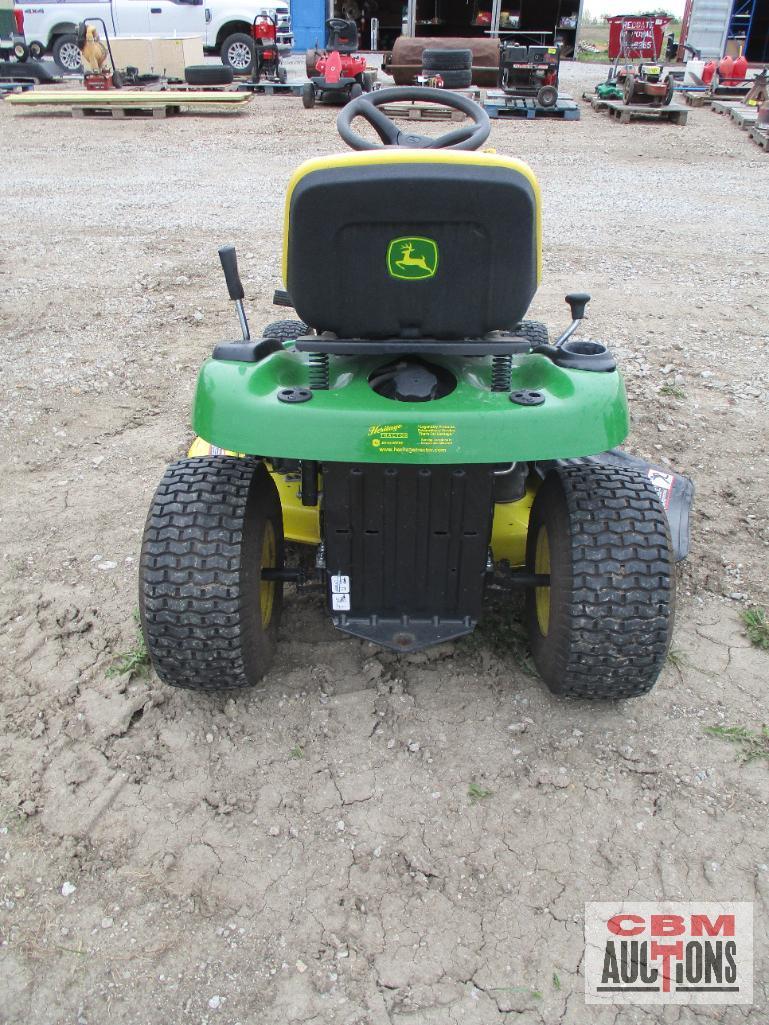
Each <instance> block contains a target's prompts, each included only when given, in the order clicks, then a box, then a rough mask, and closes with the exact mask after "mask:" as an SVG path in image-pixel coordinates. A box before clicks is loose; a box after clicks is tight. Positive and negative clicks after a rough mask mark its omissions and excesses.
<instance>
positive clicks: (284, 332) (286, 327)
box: [262, 320, 310, 342]
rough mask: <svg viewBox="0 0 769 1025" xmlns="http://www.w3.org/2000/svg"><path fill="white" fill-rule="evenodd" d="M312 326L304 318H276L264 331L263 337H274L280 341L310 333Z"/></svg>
mask: <svg viewBox="0 0 769 1025" xmlns="http://www.w3.org/2000/svg"><path fill="white" fill-rule="evenodd" d="M309 333H310V328H309V327H308V326H307V324H305V322H304V321H303V320H274V321H273V322H272V323H271V324H268V325H267V326H266V327H265V329H264V331H262V338H274V339H276V340H277V341H279V342H287V341H288V340H289V339H291V340H293V339H294V338H299V337H301V336H302V335H308V334H309Z"/></svg>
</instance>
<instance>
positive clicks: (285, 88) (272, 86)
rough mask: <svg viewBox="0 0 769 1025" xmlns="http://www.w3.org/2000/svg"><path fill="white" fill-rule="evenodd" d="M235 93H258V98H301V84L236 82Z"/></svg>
mask: <svg viewBox="0 0 769 1025" xmlns="http://www.w3.org/2000/svg"><path fill="white" fill-rule="evenodd" d="M237 91H238V92H242V93H258V94H259V95H260V96H301V95H302V83H301V82H298V83H294V82H256V83H254V82H238V86H237Z"/></svg>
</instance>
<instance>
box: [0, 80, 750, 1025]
mask: <svg viewBox="0 0 769 1025" xmlns="http://www.w3.org/2000/svg"><path fill="white" fill-rule="evenodd" d="M597 74H600V71H596V70H595V69H591V68H589V67H584V66H576V67H569V68H567V69H566V71H565V79H566V82H565V84H566V86H567V87H568V88H570V90H571V91H572V92H573V93H575V94H577V93H578V91H580V92H581V87H582V85H583V84H584V83H585V82H587V81H589V80H590V78H591V76H592V78H593V80H595V76H596V75H597ZM334 115H335V112H334V110H332V109H324V108H322V107H319V108H316V109H315V110H314V111H312V112H307V111H304V110H303V109H302V107H301V105H300V104H299V103H298V101H296V100H293V101H292V100H289V99H283V98H276V99H274V100H273V99H268V98H259V99H257V100H255V101H254V102H253V103H252V104H251V106H250V108H249V110H248V111H247V113H245V114H243V115H241V116H232V115H230V116H223V117H215V116H211V115H208V116H199V117H194V116H184V117H180V118H178V119H175V120H170V121H168V122H165V123H164V122H151V121H150V122H147V121H134V122H101V121H100V122H98V123H92V122H90V121H77V120H72V119H70V118H69V117H68V116H65V115H29V114H27V115H19V114H14V112H12V111H11V110H10V109H9V108H8V106H7V105H0V168H2V171H1V174H2V181H3V202H2V206H1V207H0V223H2V237H3V244H2V249H1V250H0V274H1V275H2V276H1V277H0V287H1V290H2V293H3V295H4V301H3V305H2V312H1V314H0V331H1V332H2V340H3V356H4V361H3V367H2V378H1V381H2V385H1V388H2V396H1V399H2V401H1V409H2V412H1V414H0V432H1V434H0V460H1V462H2V512H1V515H2V552H3V554H2V562H1V563H0V617H1V618H0V627H1V628H0V688H1V691H0V692H1V693H2V702H3V704H2V709H3V716H4V729H3V731H2V737H0V779H1V780H2V784H1V786H0V827H1V828H0V859H1V860H2V864H1V865H0V873H1V874H0V932H1V936H2V946H0V993H2V996H1V997H0V1022H2V1023H3V1025H107V1023H115V1025H177V1023H178V1025H187V1023H190V1025H207V1023H208V1025H236V1023H240V1025H299V1023H308V1025H309V1023H313V1025H326V1023H339V1025H449V1023H455V1025H456V1023H463V1025H489V1023H493V1022H504V1021H509V1022H515V1023H517V1025H540V1023H545V1025H555V1023H559V1022H563V1023H568V1025H583V1023H585V1022H588V1021H589V1022H595V1023H597V1025H608V1023H612V1025H613V1023H616V1025H631V1023H636V1022H644V1023H646V1022H657V1021H663V1022H669V1023H674V1022H675V1023H688V1022H695V1021H696V1022H701V1021H717V1022H729V1023H731V1022H760V1021H763V1020H764V1014H765V1012H760V1010H759V1008H760V1006H764V1008H766V1006H767V992H766V969H767V939H768V935H767V911H768V910H769V864H768V863H769V852H767V830H766V823H767V798H768V797H769V766H768V764H767V762H766V761H765V760H761V759H759V760H757V761H754V762H752V763H750V764H744V763H743V761H742V760H741V759H740V754H739V749H738V748H737V747H735V746H734V745H730V744H726V743H723V742H722V741H720V740H719V739H717V738H714V737H712V736H709V735H708V734H707V733H706V732H705V729H704V727H706V726H708V725H714V724H723V725H742V726H745V727H748V728H751V729H759V728H760V727H761V724H762V723H763V722H764V721H765V720H766V695H767V678H768V677H769V654H767V653H766V652H762V651H760V650H758V649H757V648H755V647H752V646H751V644H750V642H749V640H748V638H747V637H746V635H745V633H744V630H743V627H742V623H741V620H740V612H741V610H743V609H745V608H746V607H748V606H749V605H751V604H758V605H766V604H767V603H769V583H768V582H767V545H769V529H768V528H767V514H768V513H769V508H768V506H769V498H768V488H767V480H769V457H768V455H767V453H768V451H769V448H768V446H767V441H768V440H769V439H768V437H767V433H768V432H767V415H766V409H767V402H768V401H769V374H768V372H767V354H768V353H767V345H768V343H769V335H768V334H767V331H768V327H767V275H766V271H767V257H768V256H769V238H768V236H767V231H766V226H767V224H768V223H769V155H768V154H766V153H764V152H762V151H761V150H760V149H759V148H758V147H757V146H755V145H754V144H753V143H751V141H750V140H749V139H748V138H747V137H746V135H745V133H743V132H740V131H739V130H738V129H737V128H736V126H735V125H734V124H733V123H731V122H730V121H728V120H725V119H724V118H722V117H718V116H716V115H715V114H714V113H712V112H711V111H709V110H707V109H699V110H694V111H692V112H691V113H690V117H689V124H688V125H687V126H686V127H685V128H678V127H673V126H667V125H662V124H659V125H658V124H651V125H648V126H646V125H636V124H633V125H629V126H620V125H618V124H615V123H612V122H610V121H609V120H608V119H607V118H606V117H605V116H604V115H599V114H595V113H593V112H592V111H590V110H589V109H587V110H584V111H583V116H582V120H581V122H579V123H568V122H558V121H543V122H539V121H537V122H497V123H495V124H494V127H493V132H492V143H493V145H495V146H496V147H497V149H498V150H499V151H500V152H502V153H506V154H512V155H515V156H518V157H522V158H523V159H525V160H527V161H528V162H529V163H530V164H531V166H532V167H533V169H534V171H535V172H536V174H537V175H538V177H539V179H540V182H541V185H542V189H543V194H544V246H545V264H544V284H543V287H542V289H541V291H540V293H539V294H538V296H537V299H536V301H535V305H534V308H533V310H532V315H533V316H536V317H538V318H540V319H542V320H545V321H546V322H548V323H549V324H550V325H551V327H552V328H553V329H556V328H559V327H561V326H562V325H564V324H565V322H566V307H565V305H564V302H563V296H564V294H565V293H566V292H567V291H572V290H573V291H577V290H586V291H589V292H591V293H592V295H593V301H592V304H591V306H590V320H589V322H588V324H587V325H586V331H585V333H589V334H590V335H591V336H593V337H596V338H601V339H603V340H604V341H605V342H607V343H608V344H609V345H610V346H611V347H612V349H613V350H614V351H615V353H616V354H617V355H618V356H619V357H620V360H621V365H622V369H623V370H624V373H625V375H626V377H627V382H628V389H629V394H630V401H631V408H632V416H633V429H632V436H631V439H630V443H629V444H630V447H631V448H632V449H633V450H634V451H636V452H638V453H641V454H643V455H645V456H648V457H651V458H653V459H655V460H657V461H662V462H663V463H665V462H666V463H669V464H670V465H671V466H673V467H675V468H677V469H682V470H683V471H685V472H687V473H689V474H690V475H691V476H692V477H693V478H694V480H695V482H696V486H697V498H696V507H695V511H694V516H693V522H692V551H691V556H690V558H689V560H688V561H687V562H686V563H685V564H682V565H681V567H680V575H679V607H678V617H677V625H676V629H675V636H674V641H673V651H672V656H671V658H670V660H669V662H668V664H667V666H666V668H665V670H664V672H663V675H662V677H661V679H660V682H659V684H658V686H657V687H656V689H655V690H654V691H653V692H652V694H651V695H649V696H648V697H646V698H643V699H640V700H636V701H630V702H624V703H619V704H616V705H594V704H590V703H583V702H574V701H564V700H558V699H556V698H553V697H551V696H550V695H549V694H548V693H547V691H546V690H545V688H544V686H543V685H542V683H541V682H540V681H539V680H538V679H537V678H536V677H535V676H533V675H531V674H530V673H529V672H527V671H526V666H525V660H524V659H523V658H522V657H521V645H520V627H519V625H518V622H519V620H518V618H517V612H516V610H515V609H507V608H504V607H501V606H499V605H497V606H496V607H495V608H493V609H492V610H491V613H490V617H489V619H488V621H487V622H486V623H485V624H484V626H483V627H482V628H481V629H480V630H479V632H478V633H477V634H476V636H474V637H473V638H470V639H468V640H465V641H462V642H459V643H455V644H449V645H445V646H442V647H440V648H437V649H434V650H431V651H427V652H424V653H420V654H417V655H413V656H410V657H396V656H393V655H390V654H386V653H382V652H381V651H378V650H376V649H374V648H372V647H370V646H369V645H366V644H363V643H361V642H359V641H356V640H353V639H350V638H345V637H344V636H342V635H339V634H336V633H335V632H334V630H333V629H332V627H331V626H330V625H329V623H328V622H327V619H326V616H325V615H324V612H323V608H322V605H321V603H320V601H319V599H318V598H316V597H315V596H313V595H298V596H297V595H293V594H291V595H289V597H288V600H287V608H286V612H285V616H284V624H283V631H282V644H281V647H280V649H279V654H278V657H277V660H276V662H275V664H274V668H273V670H272V672H271V673H270V675H269V676H268V677H267V678H266V679H265V680H264V681H263V685H262V686H260V687H259V689H258V690H255V691H253V692H250V693H243V694H238V695H235V696H233V697H225V696H223V697H209V696H196V695H194V694H192V693H187V692H181V691H179V692H177V691H172V690H171V689H169V688H167V687H165V686H164V685H162V684H161V683H160V682H159V680H158V679H157V678H156V677H155V676H154V675H149V676H144V677H142V676H137V677H134V678H133V679H131V680H130V681H128V680H127V678H126V677H125V676H123V677H119V676H118V677H115V676H108V675H107V672H108V670H109V668H110V666H112V665H113V663H114V660H115V658H116V656H117V655H118V654H120V653H121V652H125V651H127V650H129V649H131V648H132V647H134V645H135V643H136V635H137V627H136V623H135V620H134V611H135V609H136V606H137V596H136V595H137V580H136V567H137V561H138V550H139V542H140V535H141V531H142V527H143V521H144V517H145V514H146V510H147V507H148V503H149V501H150V497H151V494H152V491H153V489H154V487H155V485H156V483H157V481H158V479H159V477H160V475H161V474H162V472H163V467H164V465H165V464H166V463H167V462H169V461H172V460H173V459H175V458H177V457H178V456H180V455H181V454H182V453H183V452H184V451H185V447H186V445H187V444H188V442H189V441H190V439H191V434H190V429H189V404H190V398H191V394H192V388H193V384H194V380H195V374H196V370H197V368H198V366H199V364H200V363H201V361H202V360H203V359H204V358H205V357H206V356H207V355H208V354H209V353H210V351H211V347H212V345H213V344H214V343H215V342H216V341H217V340H219V339H221V338H223V337H228V336H229V337H236V336H237V322H236V320H235V315H234V311H233V310H232V308H231V304H230V303H229V302H228V300H227V298H226V292H225V288H224V283H223V281H222V278H221V274H220V271H219V267H218V259H217V255H216V248H217V246H218V245H220V244H222V243H224V242H235V243H237V245H238V248H239V252H240V262H241V269H242V271H243V273H244V278H245V284H246V292H247V297H248V306H249V312H250V314H251V318H252V321H253V324H254V325H259V324H261V323H264V322H265V321H267V320H270V319H278V318H279V316H280V311H279V310H278V311H275V310H274V309H273V308H272V307H271V304H270V299H271V295H272V289H273V287H274V286H275V285H276V284H277V283H278V281H279V247H280V238H281V219H282V196H283V193H284V190H285V188H286V184H287V181H288V178H289V175H290V174H291V171H292V169H293V168H294V167H295V166H296V165H297V164H298V162H299V161H300V160H302V159H304V158H307V157H311V156H316V155H320V154H324V153H327V152H330V151H335V150H338V149H340V148H341V145H340V143H339V141H338V139H337V137H336V135H335V129H334ZM320 247H322V240H319V248H320ZM471 783H476V784H477V785H478V787H479V788H480V790H481V791H489V792H490V793H489V794H488V796H486V797H484V798H481V799H476V800H473V799H471V797H470V794H469V792H468V788H469V785H470V784H471ZM476 792H477V791H476ZM617 897H630V898H631V899H636V900H653V899H657V898H662V897H665V898H670V899H682V900H700V899H701V900H735V899H736V900H748V901H754V902H755V921H756V926H755V941H756V991H755V1001H756V1006H755V1007H753V1008H752V1009H751V1008H745V1007H742V1008H737V1007H700V1008H685V1007H684V1008H680V1007H668V1008H665V1009H662V1008H660V1009H654V1008H649V1009H646V1010H644V1008H641V1007H637V1006H628V1007H619V1008H617V1007H614V1008H594V1007H588V1008H586V1007H585V1004H584V995H583V993H584V979H583V976H582V962H583V953H584V940H583V919H584V902H585V901H588V900H609V899H613V898H617Z"/></svg>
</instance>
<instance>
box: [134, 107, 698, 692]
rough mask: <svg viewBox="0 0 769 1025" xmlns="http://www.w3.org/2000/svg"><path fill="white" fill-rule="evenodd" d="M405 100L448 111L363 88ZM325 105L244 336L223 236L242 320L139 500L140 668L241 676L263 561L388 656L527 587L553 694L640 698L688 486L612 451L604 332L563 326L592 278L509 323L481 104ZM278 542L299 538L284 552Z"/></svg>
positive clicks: (656, 642) (268, 644)
mask: <svg viewBox="0 0 769 1025" xmlns="http://www.w3.org/2000/svg"><path fill="white" fill-rule="evenodd" d="M411 99H414V100H421V101H425V100H430V101H433V102H436V103H439V104H443V105H445V106H449V107H452V108H455V109H458V110H461V111H463V112H464V113H465V114H467V115H468V116H469V117H470V119H471V121H470V123H469V124H467V123H465V124H463V125H461V126H459V127H454V128H453V129H452V130H451V131H449V132H448V133H447V134H445V135H443V136H441V137H440V138H438V139H431V138H424V137H420V136H417V135H412V134H407V133H404V132H401V131H400V130H399V129H398V127H397V126H396V125H395V124H394V123H393V122H392V121H391V120H390V119H389V118H388V117H386V116H385V114H384V113H383V111H382V110H381V109H380V107H381V105H382V104H387V103H393V102H396V101H401V100H411ZM358 117H360V118H363V119H364V120H365V121H367V122H369V124H370V125H371V126H372V127H373V129H374V130H375V132H376V136H377V137H378V139H379V140H381V143H380V142H377V141H372V139H373V138H374V137H373V133H372V135H371V137H370V138H366V137H364V136H362V135H359V134H358V133H357V132H356V130H355V124H354V122H355V119H356V118H358ZM337 126H338V129H339V133H340V135H341V136H342V139H343V140H344V141H345V142H346V143H347V144H348V145H349V146H350V147H351V148H352V149H353V150H355V151H356V152H354V153H347V154H341V155H336V156H329V157H324V158H321V159H315V160H310V161H308V162H306V163H304V164H302V165H301V167H299V169H298V170H297V171H296V173H295V174H294V176H293V178H292V179H291V182H290V185H289V188H288V195H287V198H286V208H285V239H284V250H283V275H284V281H285V291H278V292H276V295H275V301H276V302H277V303H278V305H284V306H291V307H292V308H293V309H294V310H295V311H296V315H297V316H298V317H299V318H301V320H291V321H279V322H277V323H276V324H272V325H269V326H268V327H267V328H265V330H264V332H263V335H262V337H260V338H252V337H251V333H250V330H249V327H248V321H247V318H246V314H245V312H244V310H243V288H242V285H241V284H240V280H239V277H238V272H237V262H236V259H235V253H234V249H233V248H232V247H224V248H223V249H222V250H220V255H221V258H222V264H223V267H224V270H225V277H226V280H227V284H228V288H229V293H230V297H231V298H232V299H234V300H235V302H236V304H237V310H238V314H239V317H240V323H241V329H242V334H243V338H242V340H241V341H233V342H223V343H221V344H219V345H217V346H216V348H215V349H214V351H213V356H212V357H211V359H209V360H207V361H206V362H205V363H204V365H203V367H202V369H201V371H200V375H199V377H198V382H197V390H196V394H195V399H194V405H193V425H194V428H195V431H196V433H197V435H198V436H199V437H198V440H197V441H196V442H195V444H194V445H193V447H192V449H191V451H190V457H189V458H187V459H183V460H181V461H179V462H176V463H174V464H173V465H171V466H169V468H168V469H167V470H166V473H165V476H164V477H163V479H162V481H161V483H160V485H159V487H158V489H157V492H156V494H155V497H154V499H153V501H152V506H151V509H150V512H149V516H148V519H147V524H146V529H145V533H144V542H143V547H142V555H141V580H140V604H141V617H142V625H143V630H144V635H145V638H146V643H147V647H148V650H149V652H150V655H151V657H152V661H153V664H154V666H155V668H156V670H157V672H158V674H159V675H160V677H161V678H162V679H163V680H165V681H166V682H167V683H169V684H173V685H175V686H179V687H189V688H195V689H201V690H219V689H231V688H238V687H244V686H247V685H249V684H253V683H255V682H256V681H257V680H259V679H260V677H262V676H263V674H264V673H265V672H266V671H267V670H268V668H269V666H270V663H271V661H272V659H273V655H274V654H275V649H276V644H277V640H278V632H279V623H280V616H281V608H282V604H283V589H284V585H285V584H287V583H291V584H296V585H299V586H301V585H303V583H305V582H307V581H310V580H311V578H314V580H315V586H318V585H320V586H322V587H323V588H324V589H325V595H326V600H327V603H328V610H329V613H330V615H331V618H332V620H333V623H334V625H335V626H336V627H337V628H338V629H339V630H341V631H343V632H344V633H347V634H352V635H353V636H355V637H358V638H364V639H365V640H367V641H370V642H373V643H374V644H376V645H380V646H382V647H385V648H390V649H394V650H395V651H398V652H412V651H414V650H417V649H420V648H424V647H427V646H429V645H432V644H437V643H439V642H443V641H447V640H449V639H450V638H456V637H460V636H462V635H464V634H469V633H470V632H471V631H472V630H473V629H474V628H475V626H476V624H477V623H478V621H479V619H480V617H481V615H482V612H483V604H484V591H485V590H486V589H487V588H488V587H489V585H490V584H492V583H493V582H494V581H496V582H497V583H501V584H502V585H504V586H505V587H508V588H513V589H515V588H518V589H522V590H523V591H524V592H525V619H526V624H527V627H528V634H529V641H530V647H531V653H532V656H533V660H534V662H535V664H536V666H537V668H538V670H539V672H540V674H541V675H542V677H543V679H544V681H545V683H546V684H547V686H548V687H549V688H550V689H551V690H552V691H554V692H556V693H558V694H565V695H573V696H577V697H585V698H590V697H596V698H624V697H632V696H634V695H639V694H644V693H645V692H647V691H648V690H650V688H651V687H652V686H653V685H654V683H655V681H656V679H657V676H658V675H659V673H660V670H661V668H662V666H663V663H664V661H665V656H666V652H667V650H668V645H669V642H670V636H671V630H672V625H673V606H674V590H675V584H674V581H675V565H674V564H675V559H676V557H677V556H678V557H683V556H684V555H685V554H686V551H687V548H688V514H689V505H690V502H691V497H692V486H691V483H690V482H689V481H688V479H687V478H685V477H682V476H680V475H677V474H674V473H672V472H670V471H669V470H667V469H665V468H662V467H652V466H649V465H648V464H646V463H644V462H642V461H641V460H638V459H634V458H633V457H631V456H628V455H625V454H624V453H622V452H620V451H618V450H616V449H615V446H617V445H619V444H620V443H621V442H622V441H623V440H624V439H625V437H626V435H627V433H628V408H627V401H626V397H625V389H624V386H623V382H622V378H621V376H620V374H619V372H618V370H617V368H616V365H615V361H614V359H613V357H612V356H611V354H610V352H609V351H608V350H607V349H606V347H605V346H603V345H601V344H599V343H597V342H594V341H585V340H582V341H580V340H578V339H577V338H575V337H574V332H575V330H576V328H577V327H578V325H579V322H580V320H581V319H582V317H583V316H584V311H585V305H586V303H587V301H588V299H589V297H588V296H587V295H584V294H576V295H571V296H567V302H568V303H569V305H570V306H571V315H572V319H571V324H570V326H569V327H568V328H567V329H566V330H565V331H564V332H563V334H562V335H561V336H560V337H559V338H558V339H557V340H556V341H554V342H552V343H551V341H550V340H549V338H548V332H547V329H546V327H545V326H544V325H543V324H539V323H536V322H532V321H527V320H526V319H525V317H526V312H527V310H528V308H529V305H530V303H531V301H532V299H533V297H534V294H535V292H536V290H537V286H538V283H539V279H540V272H541V217H540V193H539V186H538V185H537V181H536V179H535V177H534V175H533V173H532V171H531V169H530V168H529V167H528V166H527V165H526V164H524V163H522V162H521V161H519V160H514V159H511V158H509V157H505V156H500V155H497V154H495V153H478V152H472V151H473V150H478V149H479V147H481V145H482V144H483V143H484V141H485V140H486V138H487V137H488V135H489V130H490V123H489V120H488V117H487V115H486V114H485V112H484V111H483V110H482V109H481V108H480V107H479V106H477V105H476V104H475V103H473V102H472V101H471V100H468V99H466V98H465V97H463V96H460V95H457V94H452V93H448V92H446V91H445V90H432V89H425V88H401V89H383V90H381V91H380V92H377V93H372V94H369V95H367V96H362V97H359V98H357V99H355V100H353V101H352V102H351V103H349V104H348V105H347V106H346V107H344V108H343V110H342V111H341V113H340V115H339V118H338V121H337ZM319 254H321V256H320V258H319ZM612 449H615V450H614V451H611V450H612ZM287 541H290V542H296V543H298V545H299V546H304V548H297V547H296V546H294V545H292V546H291V551H292V552H295V551H300V552H301V551H305V552H306V553H307V557H306V558H304V559H299V560H298V564H292V562H291V560H287V558H286V542H287ZM294 562H296V560H294ZM511 604H512V602H511ZM511 615H512V612H511Z"/></svg>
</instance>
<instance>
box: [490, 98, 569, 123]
mask: <svg viewBox="0 0 769 1025" xmlns="http://www.w3.org/2000/svg"><path fill="white" fill-rule="evenodd" d="M483 109H484V110H485V111H486V113H487V114H488V115H489V117H490V118H522V119H524V120H526V121H533V120H535V119H536V118H545V117H547V118H559V119H560V120H561V121H579V119H580V116H581V113H580V109H579V107H578V106H577V104H576V103H575V102H574V101H573V100H567V99H559V100H558V102H557V103H556V105H555V106H554V107H540V106H538V104H537V102H536V100H534V99H533V98H530V99H529V98H526V99H523V98H522V97H510V98H508V99H507V100H504V101H502V100H500V101H496V100H489V98H488V95H487V98H486V102H485V103H484V104H483Z"/></svg>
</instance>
